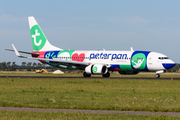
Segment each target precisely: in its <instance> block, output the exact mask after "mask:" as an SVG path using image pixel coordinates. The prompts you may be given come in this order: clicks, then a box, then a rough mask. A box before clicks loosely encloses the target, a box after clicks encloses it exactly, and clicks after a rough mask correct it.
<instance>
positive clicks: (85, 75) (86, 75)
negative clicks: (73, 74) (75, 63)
mask: <svg viewBox="0 0 180 120" xmlns="http://www.w3.org/2000/svg"><path fill="white" fill-rule="evenodd" d="M83 76H84V77H91V74H87V73H86V72H84V73H83Z"/></svg>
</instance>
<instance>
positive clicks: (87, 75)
mask: <svg viewBox="0 0 180 120" xmlns="http://www.w3.org/2000/svg"><path fill="white" fill-rule="evenodd" d="M83 76H84V77H91V74H87V73H86V72H84V73H83ZM102 76H103V77H109V76H110V73H109V72H107V73H106V74H102Z"/></svg>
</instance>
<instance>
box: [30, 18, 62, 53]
mask: <svg viewBox="0 0 180 120" xmlns="http://www.w3.org/2000/svg"><path fill="white" fill-rule="evenodd" d="M28 21H29V28H30V32H31V38H32V44H33V50H34V51H51V50H62V49H60V48H57V47H55V46H53V45H51V44H50V43H49V41H48V39H47V38H46V36H45V35H44V33H43V31H42V30H41V28H40V26H39V25H38V23H37V22H36V20H35V18H34V17H32V16H30V17H28Z"/></svg>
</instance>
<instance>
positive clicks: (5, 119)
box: [0, 111, 180, 120]
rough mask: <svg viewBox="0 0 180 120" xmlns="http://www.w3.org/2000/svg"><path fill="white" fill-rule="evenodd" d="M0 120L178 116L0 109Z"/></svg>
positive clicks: (121, 119) (136, 119) (142, 119)
mask: <svg viewBox="0 0 180 120" xmlns="http://www.w3.org/2000/svg"><path fill="white" fill-rule="evenodd" d="M0 118H1V120H12V119H13V120H27V119H28V120H117V119H118V120H179V119H180V118H178V117H168V116H159V115H152V116H142V115H99V114H82V113H61V112H60V113H48V112H23V111H15V112H12V111H0Z"/></svg>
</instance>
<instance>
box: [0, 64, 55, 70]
mask: <svg viewBox="0 0 180 120" xmlns="http://www.w3.org/2000/svg"><path fill="white" fill-rule="evenodd" d="M42 68H46V69H49V70H52V71H53V70H56V69H57V68H55V67H52V66H49V65H48V66H47V65H45V64H42V63H36V62H33V63H32V62H27V63H26V62H22V63H21V65H17V64H16V62H2V63H0V71H17V70H19V71H24V70H27V71H35V70H37V69H42Z"/></svg>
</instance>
